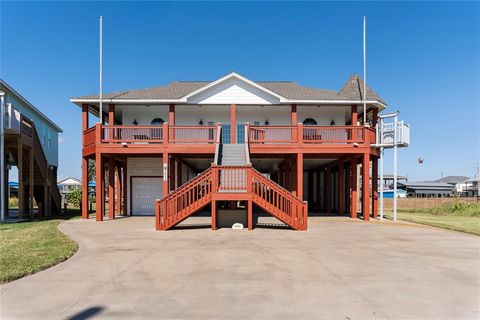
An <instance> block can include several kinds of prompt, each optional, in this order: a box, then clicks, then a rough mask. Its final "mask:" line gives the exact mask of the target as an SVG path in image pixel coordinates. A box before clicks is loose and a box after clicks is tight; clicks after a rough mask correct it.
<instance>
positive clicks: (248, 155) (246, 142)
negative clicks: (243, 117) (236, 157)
mask: <svg viewBox="0 0 480 320" xmlns="http://www.w3.org/2000/svg"><path fill="white" fill-rule="evenodd" d="M249 126H250V125H249V123H248V122H245V134H244V136H245V138H244V140H245V141H244V143H245V162H246V163H247V164H249V163H250V150H249V146H248V130H249Z"/></svg>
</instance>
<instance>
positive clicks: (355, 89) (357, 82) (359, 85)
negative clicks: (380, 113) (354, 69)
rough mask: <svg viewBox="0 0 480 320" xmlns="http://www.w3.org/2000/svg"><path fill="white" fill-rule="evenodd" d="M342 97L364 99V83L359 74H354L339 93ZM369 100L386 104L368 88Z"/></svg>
mask: <svg viewBox="0 0 480 320" xmlns="http://www.w3.org/2000/svg"><path fill="white" fill-rule="evenodd" d="M338 93H339V94H340V95H341V96H344V97H347V98H348V99H349V100H362V99H363V81H362V80H361V79H360V77H359V76H358V74H356V73H354V74H352V75H351V76H350V79H348V81H347V83H345V84H344V85H343V87H342V88H341V89H340V91H338ZM367 100H377V101H380V102H382V103H384V104H386V103H385V102H384V101H383V99H382V98H380V96H379V95H378V94H377V93H376V92H375V91H373V90H372V89H371V88H370V87H369V86H367Z"/></svg>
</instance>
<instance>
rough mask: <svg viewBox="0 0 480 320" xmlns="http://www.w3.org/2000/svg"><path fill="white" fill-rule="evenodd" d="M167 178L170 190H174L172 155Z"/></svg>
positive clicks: (173, 160) (173, 159)
mask: <svg viewBox="0 0 480 320" xmlns="http://www.w3.org/2000/svg"><path fill="white" fill-rule="evenodd" d="M168 178H169V179H168V180H169V186H170V191H173V190H175V158H174V157H170V161H169V173H168Z"/></svg>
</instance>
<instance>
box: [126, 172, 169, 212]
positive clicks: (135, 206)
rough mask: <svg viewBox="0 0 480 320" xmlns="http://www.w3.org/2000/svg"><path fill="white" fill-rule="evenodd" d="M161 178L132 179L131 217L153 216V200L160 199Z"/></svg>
mask: <svg viewBox="0 0 480 320" xmlns="http://www.w3.org/2000/svg"><path fill="white" fill-rule="evenodd" d="M162 181H163V179H162V178H161V177H132V215H133V216H154V215H155V206H154V201H155V199H160V198H162Z"/></svg>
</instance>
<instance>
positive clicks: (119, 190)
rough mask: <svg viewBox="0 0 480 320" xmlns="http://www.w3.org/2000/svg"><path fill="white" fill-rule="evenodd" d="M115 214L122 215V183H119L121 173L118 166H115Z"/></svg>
mask: <svg viewBox="0 0 480 320" xmlns="http://www.w3.org/2000/svg"><path fill="white" fill-rule="evenodd" d="M115 176H116V179H115V191H116V195H115V212H116V213H118V214H121V213H122V181H121V172H120V166H115Z"/></svg>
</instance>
